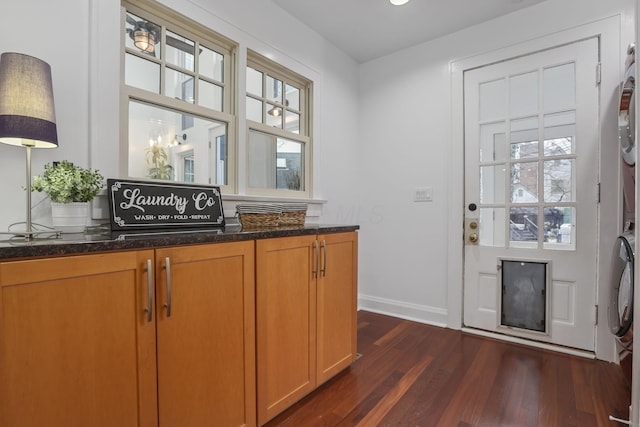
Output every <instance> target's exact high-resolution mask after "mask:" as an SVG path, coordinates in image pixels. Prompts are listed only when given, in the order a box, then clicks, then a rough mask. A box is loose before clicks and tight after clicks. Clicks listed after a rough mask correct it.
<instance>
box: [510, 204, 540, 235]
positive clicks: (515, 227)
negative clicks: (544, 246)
mask: <svg viewBox="0 0 640 427" xmlns="http://www.w3.org/2000/svg"><path fill="white" fill-rule="evenodd" d="M509 239H510V241H512V242H537V241H538V208H525V207H522V208H521V207H512V208H511V210H510V211H509Z"/></svg>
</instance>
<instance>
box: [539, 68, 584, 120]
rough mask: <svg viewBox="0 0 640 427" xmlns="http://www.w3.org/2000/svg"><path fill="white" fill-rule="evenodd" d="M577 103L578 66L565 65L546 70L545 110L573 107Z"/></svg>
mask: <svg viewBox="0 0 640 427" xmlns="http://www.w3.org/2000/svg"><path fill="white" fill-rule="evenodd" d="M575 103H576V65H575V64H574V63H570V64H564V65H560V66H557V67H551V68H546V69H545V70H544V110H545V111H549V110H557V109H560V108H566V107H572V106H573V105H575Z"/></svg>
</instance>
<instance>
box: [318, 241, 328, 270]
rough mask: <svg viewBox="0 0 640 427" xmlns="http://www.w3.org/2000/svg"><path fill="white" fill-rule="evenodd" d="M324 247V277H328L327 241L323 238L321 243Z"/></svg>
mask: <svg viewBox="0 0 640 427" xmlns="http://www.w3.org/2000/svg"><path fill="white" fill-rule="evenodd" d="M320 246H321V247H322V270H320V271H321V272H322V277H327V241H326V240H323V241H322V243H321V244H320Z"/></svg>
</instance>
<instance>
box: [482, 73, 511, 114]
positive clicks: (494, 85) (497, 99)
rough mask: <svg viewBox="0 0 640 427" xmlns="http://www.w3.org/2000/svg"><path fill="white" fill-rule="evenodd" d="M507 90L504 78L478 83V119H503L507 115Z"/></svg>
mask: <svg viewBox="0 0 640 427" xmlns="http://www.w3.org/2000/svg"><path fill="white" fill-rule="evenodd" d="M506 94H507V92H506V86H505V81H504V79H500V80H495V81H492V82H487V83H482V84H481V85H480V120H482V121H484V120H494V119H504V118H505V116H506V115H507V95H506Z"/></svg>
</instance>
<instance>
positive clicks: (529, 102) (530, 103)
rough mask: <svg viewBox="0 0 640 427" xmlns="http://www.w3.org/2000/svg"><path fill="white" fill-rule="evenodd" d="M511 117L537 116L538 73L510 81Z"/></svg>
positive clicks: (522, 75)
mask: <svg viewBox="0 0 640 427" xmlns="http://www.w3.org/2000/svg"><path fill="white" fill-rule="evenodd" d="M509 103H510V107H511V110H510V111H509V114H510V115H511V117H514V116H524V115H528V114H535V113H536V112H537V111H538V72H537V71H533V72H531V73H526V74H520V75H517V76H512V77H511V78H510V79H509Z"/></svg>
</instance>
